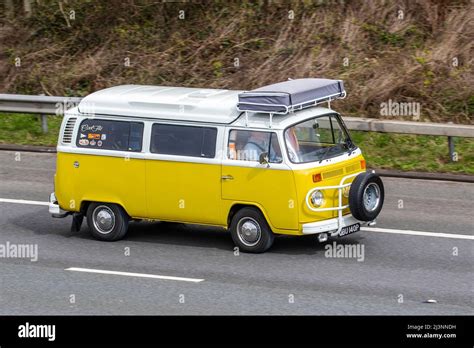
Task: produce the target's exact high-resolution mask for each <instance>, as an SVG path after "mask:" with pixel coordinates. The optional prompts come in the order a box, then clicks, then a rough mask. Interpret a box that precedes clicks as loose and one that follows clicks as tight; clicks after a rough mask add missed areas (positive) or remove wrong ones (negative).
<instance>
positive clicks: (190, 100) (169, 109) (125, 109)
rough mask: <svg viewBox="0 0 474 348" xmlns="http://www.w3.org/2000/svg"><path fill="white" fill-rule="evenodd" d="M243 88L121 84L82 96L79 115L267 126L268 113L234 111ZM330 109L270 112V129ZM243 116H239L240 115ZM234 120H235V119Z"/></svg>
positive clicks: (256, 126)
mask: <svg viewBox="0 0 474 348" xmlns="http://www.w3.org/2000/svg"><path fill="white" fill-rule="evenodd" d="M241 92H242V91H239V90H226V89H204V88H187V87H165V86H143V85H123V86H116V87H111V88H106V89H103V90H100V91H97V92H94V93H92V94H89V95H88V96H87V97H85V98H83V99H82V100H81V102H80V103H79V106H78V110H79V112H80V113H82V114H95V115H110V116H133V117H144V118H153V119H162V120H163V119H166V120H180V121H188V122H203V123H219V124H230V123H233V125H235V126H242V127H246V126H247V127H254V128H267V129H268V128H269V119H270V117H269V114H267V113H252V112H249V117H248V123H247V124H246V119H245V113H243V112H240V111H238V110H237V103H238V95H239V93H241ZM333 112H334V111H333V110H331V109H327V108H324V107H320V106H316V107H312V108H308V109H303V110H301V111H296V112H294V113H289V114H286V115H278V114H275V115H273V119H272V128H273V129H284V128H286V127H288V126H290V125H292V124H295V123H297V122H301V121H303V120H305V119H308V118H311V117H316V116H320V115H324V114H328V113H333ZM240 114H242V116H241V117H240V118H239V115H240ZM234 121H235V122H234Z"/></svg>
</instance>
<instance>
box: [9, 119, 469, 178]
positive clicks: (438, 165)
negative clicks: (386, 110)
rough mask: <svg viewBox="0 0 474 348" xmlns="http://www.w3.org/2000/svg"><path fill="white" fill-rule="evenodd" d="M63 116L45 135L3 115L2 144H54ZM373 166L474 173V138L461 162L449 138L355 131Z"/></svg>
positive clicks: (459, 143) (36, 125)
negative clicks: (450, 150)
mask: <svg viewBox="0 0 474 348" xmlns="http://www.w3.org/2000/svg"><path fill="white" fill-rule="evenodd" d="M61 119H62V117H59V116H48V133H47V134H43V132H42V130H41V122H40V119H39V116H35V115H24V114H0V144H19V145H44V146H55V145H56V142H57V138H58V132H59V127H60V125H61ZM351 136H352V138H353V140H354V142H355V143H356V144H357V145H358V146H359V147H360V148H361V149H362V151H363V153H364V156H365V158H366V160H367V162H368V164H369V166H370V167H371V168H380V169H398V170H403V171H421V172H446V173H463V174H474V139H470V138H456V139H455V148H456V152H457V154H458V161H456V162H450V160H449V153H448V139H447V137H438V136H428V135H405V134H388V133H374V132H358V131H352V132H351Z"/></svg>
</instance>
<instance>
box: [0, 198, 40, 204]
mask: <svg viewBox="0 0 474 348" xmlns="http://www.w3.org/2000/svg"><path fill="white" fill-rule="evenodd" d="M0 203H17V204H31V205H49V202H40V201H28V200H25V199H9V198H0Z"/></svg>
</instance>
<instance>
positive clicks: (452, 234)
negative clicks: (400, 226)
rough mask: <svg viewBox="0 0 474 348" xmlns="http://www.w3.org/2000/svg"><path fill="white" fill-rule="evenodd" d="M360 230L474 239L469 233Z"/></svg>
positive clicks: (367, 228) (376, 228)
mask: <svg viewBox="0 0 474 348" xmlns="http://www.w3.org/2000/svg"><path fill="white" fill-rule="evenodd" d="M360 230H361V231H366V232H381V233H394V234H409V235H413V236H428V237H441V238H453V239H471V240H474V236H469V235H467V234H454V233H440V232H424V231H411V230H394V229H390V228H378V227H361V228H360Z"/></svg>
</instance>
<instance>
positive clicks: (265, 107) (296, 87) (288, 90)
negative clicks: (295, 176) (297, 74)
mask: <svg viewBox="0 0 474 348" xmlns="http://www.w3.org/2000/svg"><path fill="white" fill-rule="evenodd" d="M345 97H346V91H345V90H344V84H343V82H342V81H341V80H328V79H316V78H307V79H296V80H289V81H285V82H280V83H276V84H273V85H268V86H264V87H260V88H257V89H255V90H252V91H248V92H243V93H240V94H239V103H238V104H237V110H238V111H240V112H245V125H246V126H247V125H248V119H249V112H252V113H266V114H269V121H270V123H269V128H271V127H272V120H273V115H287V114H289V113H293V112H295V111H299V110H303V109H306V108H310V107H314V106H317V105H319V104H321V103H324V102H327V103H328V107H329V108H331V101H332V100H336V99H344V98H345Z"/></svg>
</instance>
